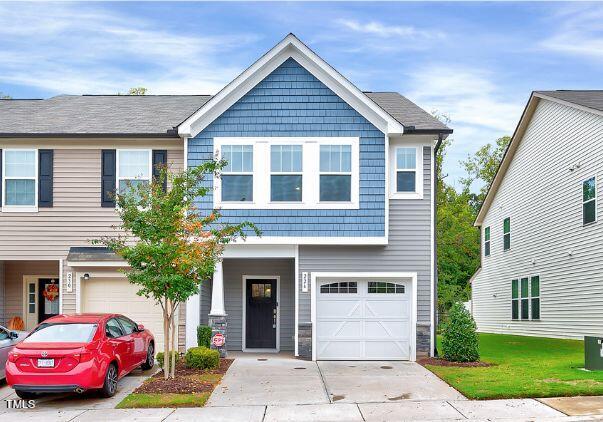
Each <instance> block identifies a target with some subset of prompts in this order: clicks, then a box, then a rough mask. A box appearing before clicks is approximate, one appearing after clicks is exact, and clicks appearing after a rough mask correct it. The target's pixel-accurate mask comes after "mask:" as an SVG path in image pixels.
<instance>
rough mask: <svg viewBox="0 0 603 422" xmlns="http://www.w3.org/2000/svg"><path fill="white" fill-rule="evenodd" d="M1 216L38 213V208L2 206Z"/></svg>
mask: <svg viewBox="0 0 603 422" xmlns="http://www.w3.org/2000/svg"><path fill="white" fill-rule="evenodd" d="M0 210H1V212H2V213H3V214H9V213H20V212H38V207H19V206H6V205H5V206H4V207H2V208H0Z"/></svg>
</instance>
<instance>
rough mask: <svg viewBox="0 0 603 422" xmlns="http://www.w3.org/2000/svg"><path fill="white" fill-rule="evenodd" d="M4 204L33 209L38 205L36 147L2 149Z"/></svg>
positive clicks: (16, 207)
mask: <svg viewBox="0 0 603 422" xmlns="http://www.w3.org/2000/svg"><path fill="white" fill-rule="evenodd" d="M2 153H3V157H2V158H3V160H2V162H3V163H4V165H3V166H2V177H3V187H4V189H2V196H3V198H2V206H3V208H4V207H7V208H13V209H23V210H28V209H33V208H35V207H36V206H37V194H36V193H37V176H38V152H37V150H35V149H6V150H3V151H2Z"/></svg>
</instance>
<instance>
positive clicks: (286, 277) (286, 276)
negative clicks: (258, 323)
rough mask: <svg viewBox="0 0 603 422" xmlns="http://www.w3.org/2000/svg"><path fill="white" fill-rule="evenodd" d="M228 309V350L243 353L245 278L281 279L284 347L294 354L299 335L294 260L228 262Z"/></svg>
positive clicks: (226, 278)
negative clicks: (296, 324)
mask: <svg viewBox="0 0 603 422" xmlns="http://www.w3.org/2000/svg"><path fill="white" fill-rule="evenodd" d="M223 274H224V306H225V308H226V313H227V314H228V331H227V336H228V338H227V347H228V349H229V350H241V348H242V332H243V309H242V306H243V296H242V294H243V291H242V287H243V275H262V276H270V275H274V276H280V285H279V288H280V303H279V308H280V346H281V350H282V351H292V350H293V345H294V331H295V328H294V327H295V287H294V274H295V264H294V261H293V260H292V259H225V260H224V262H223Z"/></svg>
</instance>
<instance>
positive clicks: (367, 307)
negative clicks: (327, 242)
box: [316, 279, 411, 360]
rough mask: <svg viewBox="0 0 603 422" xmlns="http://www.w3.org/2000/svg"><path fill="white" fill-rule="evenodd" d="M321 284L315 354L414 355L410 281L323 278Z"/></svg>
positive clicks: (343, 356)
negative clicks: (412, 351) (411, 352)
mask: <svg viewBox="0 0 603 422" xmlns="http://www.w3.org/2000/svg"><path fill="white" fill-rule="evenodd" d="M317 286H318V288H317V292H316V298H317V303H316V325H317V326H316V358H317V359H324V360H329V359H341V360H350V359H358V360H365V359H366V360H392V359H398V360H408V359H410V331H411V330H410V321H411V318H410V312H411V300H410V298H411V290H410V289H411V283H410V282H409V281H402V280H387V281H380V280H357V279H350V280H346V281H343V280H336V281H335V280H333V279H319V280H318V282H317Z"/></svg>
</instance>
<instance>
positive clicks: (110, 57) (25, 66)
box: [0, 3, 257, 94]
mask: <svg viewBox="0 0 603 422" xmlns="http://www.w3.org/2000/svg"><path fill="white" fill-rule="evenodd" d="M87 6H88V5H86V6H83V5H82V4H62V5H56V4H53V5H45V4H39V3H36V4H33V5H32V4H29V5H28V4H20V5H19V6H15V5H7V4H3V5H0V82H5V83H11V84H21V85H27V86H32V87H37V88H40V89H42V90H46V91H49V92H52V93H74V94H81V93H116V92H118V91H122V92H123V91H126V90H127V89H128V88H129V87H131V86H145V87H147V88H148V89H149V91H150V93H152V94H176V93H179V94H201V93H203V94H206V93H210V94H211V93H215V92H216V91H218V90H219V89H220V88H221V87H223V86H224V85H225V84H226V83H227V82H228V81H229V80H231V79H232V78H233V77H234V76H236V75H237V74H238V73H239V72H240V71H241V69H240V67H239V66H236V67H234V66H228V65H227V64H224V63H220V64H219V65H218V60H219V59H223V58H224V55H225V54H229V52H232V51H233V50H235V49H238V48H240V47H241V45H245V44H248V43H251V42H255V41H256V40H257V37H256V36H255V35H224V36H202V37H199V36H189V35H187V34H186V33H185V32H181V31H170V30H168V29H161V28H158V27H157V25H156V24H153V23H152V22H147V21H145V20H144V19H142V18H137V17H131V16H129V15H123V14H119V13H113V12H108V11H106V10H103V9H99V8H97V7H95V8H90V7H87Z"/></svg>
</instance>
